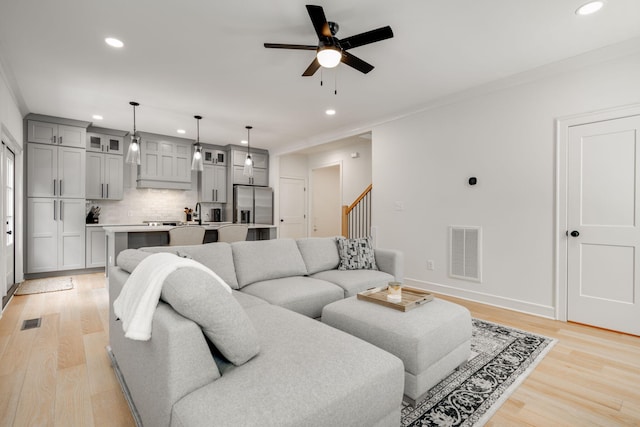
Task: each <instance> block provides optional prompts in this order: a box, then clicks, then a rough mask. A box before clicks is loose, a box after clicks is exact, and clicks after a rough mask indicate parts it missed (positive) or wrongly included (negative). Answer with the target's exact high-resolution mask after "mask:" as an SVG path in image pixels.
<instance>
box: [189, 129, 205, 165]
mask: <svg viewBox="0 0 640 427" xmlns="http://www.w3.org/2000/svg"><path fill="white" fill-rule="evenodd" d="M193 117H194V118H195V119H196V123H197V129H198V130H197V134H196V142H195V143H194V144H193V160H192V161H191V170H192V171H198V172H202V171H203V170H204V164H203V161H202V144H200V119H202V116H193Z"/></svg>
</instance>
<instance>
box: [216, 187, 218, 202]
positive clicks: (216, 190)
mask: <svg viewBox="0 0 640 427" xmlns="http://www.w3.org/2000/svg"><path fill="white" fill-rule="evenodd" d="M217 201H218V190H216V202H217Z"/></svg>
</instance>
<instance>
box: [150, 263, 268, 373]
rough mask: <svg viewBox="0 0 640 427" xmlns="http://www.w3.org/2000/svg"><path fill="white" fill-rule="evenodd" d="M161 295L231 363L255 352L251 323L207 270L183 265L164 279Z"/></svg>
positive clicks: (237, 361) (248, 356) (246, 357)
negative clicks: (183, 266)
mask: <svg viewBox="0 0 640 427" xmlns="http://www.w3.org/2000/svg"><path fill="white" fill-rule="evenodd" d="M161 297H162V299H163V300H164V301H166V302H167V303H169V304H170V305H171V306H172V307H173V309H174V310H175V311H177V312H178V313H180V314H181V315H183V316H184V317H186V318H188V319H191V320H193V321H194V322H196V323H197V324H198V325H200V327H202V331H203V332H204V334H205V335H206V336H207V338H209V340H211V342H212V343H213V344H214V345H215V346H216V348H217V349H218V350H219V351H220V353H221V354H222V355H223V356H224V357H226V358H227V359H228V360H229V361H230V362H231V363H233V364H234V365H236V366H237V365H242V364H243V363H245V362H246V361H248V360H249V359H251V358H252V357H253V356H255V355H256V354H258V352H259V351H260V346H259V344H258V337H257V335H256V331H255V329H254V327H253V324H252V323H251V321H250V320H249V318H248V317H247V314H246V312H245V311H244V310H243V309H242V307H241V306H240V304H239V303H238V301H237V300H236V299H235V298H234V297H233V296H232V295H231V294H230V293H229V292H228V291H227V288H225V287H223V286H222V285H221V284H220V283H217V282H216V281H215V280H213V279H212V278H211V276H209V275H208V274H207V273H205V272H203V271H201V270H198V269H195V268H182V269H180V270H178V271H176V272H173V273H171V274H170V275H169V276H168V277H167V278H166V279H165V281H164V285H163V286H162V294H161Z"/></svg>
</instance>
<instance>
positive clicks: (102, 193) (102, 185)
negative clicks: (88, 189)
mask: <svg viewBox="0 0 640 427" xmlns="http://www.w3.org/2000/svg"><path fill="white" fill-rule="evenodd" d="M100 197H102V198H104V184H100Z"/></svg>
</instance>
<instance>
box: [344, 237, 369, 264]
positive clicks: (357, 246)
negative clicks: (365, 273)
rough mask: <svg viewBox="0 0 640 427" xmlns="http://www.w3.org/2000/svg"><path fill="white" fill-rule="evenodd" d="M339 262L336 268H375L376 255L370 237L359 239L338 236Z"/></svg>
mask: <svg viewBox="0 0 640 427" xmlns="http://www.w3.org/2000/svg"><path fill="white" fill-rule="evenodd" d="M338 254H339V256H340V264H339V265H338V270H362V269H364V270H377V269H378V267H376V257H375V254H374V251H373V243H372V242H371V238H370V237H363V238H360V239H345V238H344V237H339V238H338Z"/></svg>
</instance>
